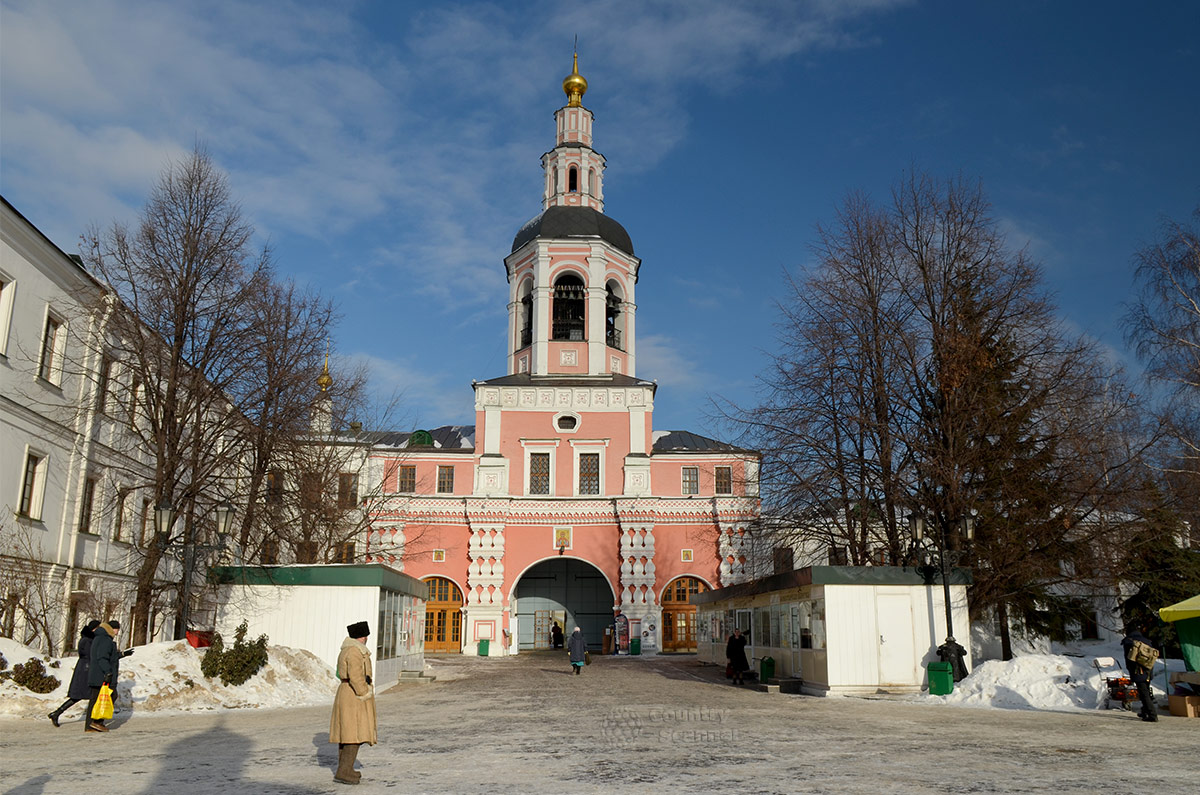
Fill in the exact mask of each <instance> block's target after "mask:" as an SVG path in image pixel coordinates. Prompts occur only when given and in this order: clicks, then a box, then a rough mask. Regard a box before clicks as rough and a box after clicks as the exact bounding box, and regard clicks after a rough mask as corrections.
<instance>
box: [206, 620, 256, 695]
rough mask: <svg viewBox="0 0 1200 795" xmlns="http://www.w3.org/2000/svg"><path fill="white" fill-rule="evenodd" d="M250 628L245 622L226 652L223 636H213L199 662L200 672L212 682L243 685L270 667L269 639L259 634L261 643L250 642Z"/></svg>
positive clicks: (217, 634)
mask: <svg viewBox="0 0 1200 795" xmlns="http://www.w3.org/2000/svg"><path fill="white" fill-rule="evenodd" d="M249 631H250V627H249V625H248V624H247V623H246V622H245V621H243V622H242V623H241V624H240V625H238V628H237V634H236V635H235V636H234V641H233V647H232V648H229V649H226V648H225V642H224V641H223V640H222V639H221V634H220V633H219V632H218V633H215V634H214V635H213V640H212V645H211V646H209V647H208V651H206V652H205V653H204V658H203V659H202V660H201V661H200V670H201V671H202V672H203V673H204V675H205V676H207V677H208V678H209V679H215V678H216V677H218V676H219V677H221V683H222V684H225V685H240V684H243V683H245V682H246V681H247V680H248V679H249V678H250V677H252V676H254V675H255V674H256V673H258V672H259V669H261V668H262V667H263V666H264V665H266V664H267V636H266V635H259V636H258V640H256V641H254V642H252V643H247V642H246V633H247V632H249Z"/></svg>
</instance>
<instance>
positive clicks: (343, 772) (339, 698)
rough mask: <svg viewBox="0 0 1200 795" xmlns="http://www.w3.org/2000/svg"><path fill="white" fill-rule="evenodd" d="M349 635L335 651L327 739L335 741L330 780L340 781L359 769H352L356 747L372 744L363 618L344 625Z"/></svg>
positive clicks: (353, 779)
mask: <svg viewBox="0 0 1200 795" xmlns="http://www.w3.org/2000/svg"><path fill="white" fill-rule="evenodd" d="M346 634H347V635H349V637H348V638H346V639H345V640H344V641H342V650H341V653H339V654H338V661H337V675H338V679H340V680H342V681H341V684H339V685H338V689H337V695H336V696H334V699H333V716H332V717H331V718H330V720H329V742H331V743H337V744H338V767H337V772H336V773H334V774H333V780H334V781H337V782H340V783H342V784H357V783H358V782H359V781H360V780H361V779H362V773H359V772H357V771H356V770H355V769H354V760H355V758H356V757H357V756H358V747H359V746H360V745H362V744H363V743H367V744H368V745H374V744H375V743H376V742H377V741H378V738H377V736H376V733H375V688H374V687H372V686H371V652H370V650H369V649H368V648H367V638H368V637H370V634H371V630H370V628H369V627H368V626H367V622H366V621H359V622H358V623H357V624H351V625H350V626H348V627H346Z"/></svg>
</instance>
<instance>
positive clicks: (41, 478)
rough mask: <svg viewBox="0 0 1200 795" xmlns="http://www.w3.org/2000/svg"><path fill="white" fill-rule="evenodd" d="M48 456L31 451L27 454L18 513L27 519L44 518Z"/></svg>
mask: <svg viewBox="0 0 1200 795" xmlns="http://www.w3.org/2000/svg"><path fill="white" fill-rule="evenodd" d="M46 460H47V459H46V456H44V455H42V454H41V453H37V452H34V451H32V450H31V451H29V452H27V453H26V454H25V471H24V473H22V476H21V497H20V500H19V501H18V502H17V513H19V514H20V515H21V516H24V517H25V518H27V519H41V518H42V498H43V497H44V495H45V490H46Z"/></svg>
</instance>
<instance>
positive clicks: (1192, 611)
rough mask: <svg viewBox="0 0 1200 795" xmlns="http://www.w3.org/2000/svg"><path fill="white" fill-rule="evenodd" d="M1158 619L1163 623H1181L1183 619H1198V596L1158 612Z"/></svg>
mask: <svg viewBox="0 0 1200 795" xmlns="http://www.w3.org/2000/svg"><path fill="white" fill-rule="evenodd" d="M1158 617H1159V618H1161V619H1162V620H1163V621H1167V622H1170V621H1182V620H1183V619H1185V618H1200V594H1197V595H1196V596H1193V597H1192V598H1191V599H1184V600H1183V601H1182V602H1179V603H1177V604H1173V605H1171V606H1170V607H1164V608H1162V609H1161V610H1159V611H1158Z"/></svg>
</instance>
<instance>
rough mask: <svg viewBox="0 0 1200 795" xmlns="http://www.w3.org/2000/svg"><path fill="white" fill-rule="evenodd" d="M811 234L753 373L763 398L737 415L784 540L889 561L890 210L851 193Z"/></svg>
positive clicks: (892, 476)
mask: <svg viewBox="0 0 1200 795" xmlns="http://www.w3.org/2000/svg"><path fill="white" fill-rule="evenodd" d="M819 234H820V243H819V245H818V247H817V251H816V253H817V256H818V259H819V262H820V266H819V268H818V269H817V270H816V271H814V272H813V273H810V274H809V275H808V277H807V278H805V279H804V280H803V281H802V282H799V283H798V282H796V281H794V280H789V283H788V286H789V290H788V297H789V301H788V302H787V303H782V304H781V305H780V311H781V313H782V314H783V318H784V319H783V321H782V322H781V324H780V338H781V345H780V352H779V353H778V354H777V355H776V356H775V357H774V359H773V362H772V366H771V369H770V371H769V373H768V374H767V375H765V376H764V378H763V383H764V386H765V395H764V397H765V400H764V402H763V403H762V404H761V405H760V406H758V407H757V408H756V409H755V410H754V411H753V412H752V413H751V414H749V415H747V414H742V415H741V418H742V419H743V420H748V421H749V423H750V427H752V428H753V429H754V432H753V434H752V436H753V438H754V445H755V446H756V447H757V448H758V449H760V450H761V451H762V452H763V454H764V472H763V479H764V487H765V488H766V490H767V491H768V492H770V493H771V495H772V497H773V502H774V505H773V509H772V513H773V514H774V519H775V521H776V522H780V521H781V520H782V522H783V524H784V525H786V526H789V527H791V528H793V530H792V531H790V532H789V533H788V535H789V536H790V537H789V538H788V539H786V540H787V542H788V543H791V544H795V543H797V542H799V543H803V542H804V541H805V540H813V539H816V540H819V541H822V542H824V543H825V544H828V545H829V546H830V547H832V548H839V549H845V550H846V553H847V561H848V562H852V563H854V564H856V565H862V564H865V563H867V562H868V561H869V560H870V559H871V556H872V554H873V553H875V552H877V551H878V550H879V549H880V548H881V547H882V548H883V549H884V550H885V551H886V554H887V555H888V556H889V557H890V558H891V559H892V560H896V559H898V558H899V557H900V555H901V553H902V548H903V542H902V539H901V537H900V529H899V522H898V516H900V515H901V514H900V511H901V510H902V507H903V504H904V503H905V502H906V500H905V489H904V486H903V484H902V481H901V473H902V470H903V468H904V466H905V460H904V448H903V445H902V444H900V443H899V440H898V439H897V437H896V433H897V429H898V426H899V423H898V422H897V421H896V418H895V417H894V416H893V414H894V411H895V407H896V406H897V405H898V403H899V402H900V398H899V395H898V394H897V390H898V389H900V388H901V387H902V386H903V383H902V382H901V381H900V379H899V378H898V375H899V374H900V373H901V372H902V371H901V369H900V367H899V362H898V360H897V357H898V355H899V354H901V353H902V352H903V351H904V349H905V348H904V346H903V345H902V344H901V342H902V340H901V337H902V335H903V334H904V333H905V328H904V324H903V321H904V316H905V313H906V310H905V308H904V307H902V306H900V305H899V304H898V299H899V298H901V297H902V294H901V293H900V291H899V290H898V284H897V281H896V278H895V275H894V271H893V267H894V262H893V260H894V256H893V252H892V251H891V239H890V237H889V234H888V219H887V217H886V215H885V214H883V213H882V212H881V211H880V210H879V209H878V208H875V207H873V206H872V205H871V204H870V202H869V201H867V200H866V199H865V198H864V197H862V196H857V195H855V196H851V197H849V198H848V199H847V200H846V202H845V203H844V204H843V206H842V208H841V209H840V210H839V213H838V218H837V223H836V225H835V226H834V227H832V228H821V229H820V230H819ZM781 540H782V539H781Z"/></svg>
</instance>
